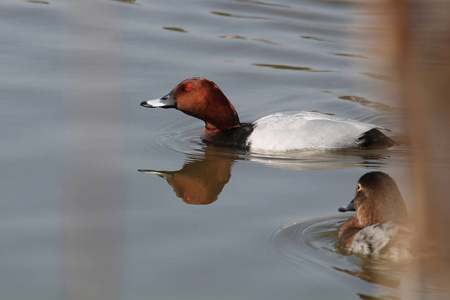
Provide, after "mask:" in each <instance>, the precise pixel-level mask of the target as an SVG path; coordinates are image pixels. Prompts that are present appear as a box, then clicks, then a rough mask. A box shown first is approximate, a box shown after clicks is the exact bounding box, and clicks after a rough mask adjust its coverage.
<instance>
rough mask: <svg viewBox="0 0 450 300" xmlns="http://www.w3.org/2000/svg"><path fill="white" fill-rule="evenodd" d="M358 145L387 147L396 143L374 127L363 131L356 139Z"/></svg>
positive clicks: (362, 146)
mask: <svg viewBox="0 0 450 300" xmlns="http://www.w3.org/2000/svg"><path fill="white" fill-rule="evenodd" d="M356 143H357V145H358V147H361V148H367V147H375V148H377V147H381V148H389V147H392V146H395V145H398V143H397V142H395V141H394V140H393V139H391V138H389V137H387V136H386V135H384V133H382V132H381V131H379V130H378V129H376V128H374V129H371V130H369V131H367V132H365V133H364V134H363V135H362V136H361V137H360V138H358V140H357V141H356Z"/></svg>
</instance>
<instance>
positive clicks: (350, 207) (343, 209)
mask: <svg viewBox="0 0 450 300" xmlns="http://www.w3.org/2000/svg"><path fill="white" fill-rule="evenodd" d="M338 210H339V211H340V212H346V211H356V209H355V206H354V205H353V200H352V201H350V203H349V204H348V205H347V206H341V207H339V208H338Z"/></svg>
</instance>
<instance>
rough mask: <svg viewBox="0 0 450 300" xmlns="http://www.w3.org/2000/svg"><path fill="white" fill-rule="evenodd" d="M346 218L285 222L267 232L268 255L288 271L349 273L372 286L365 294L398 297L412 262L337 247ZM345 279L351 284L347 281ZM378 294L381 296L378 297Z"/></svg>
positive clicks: (428, 291)
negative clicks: (347, 250)
mask: <svg viewBox="0 0 450 300" xmlns="http://www.w3.org/2000/svg"><path fill="white" fill-rule="evenodd" d="M348 217H349V215H345V216H337V215H334V216H328V217H322V218H316V219H309V220H306V221H298V222H297V221H296V222H292V223H289V224H286V225H284V226H282V227H280V228H277V229H276V230H274V231H272V232H271V233H269V234H268V235H267V237H266V239H265V246H266V248H267V249H268V250H269V252H270V253H269V254H270V257H272V258H273V259H274V260H275V261H276V262H277V263H279V264H282V265H283V266H286V267H288V268H290V269H291V270H294V271H297V272H310V271H311V270H312V269H314V270H316V271H319V272H328V273H332V272H334V275H335V276H336V281H339V280H341V279H342V278H343V277H342V276H340V275H351V276H353V278H354V280H355V282H356V283H358V282H360V280H363V281H365V282H367V283H369V284H370V286H372V288H373V292H370V293H371V294H372V295H371V296H369V297H376V299H386V298H384V297H388V299H400V297H401V288H402V286H403V285H404V284H407V282H406V281H407V280H408V274H409V273H410V272H411V271H412V270H411V268H413V267H414V264H411V265H409V264H407V263H405V261H392V260H387V259H383V258H379V257H370V256H364V255H355V254H350V253H348V252H346V251H345V250H344V249H342V248H340V247H339V246H338V243H337V233H338V230H339V227H340V226H341V225H342V223H343V222H345V221H346V220H347V219H348ZM305 270H306V271H305ZM336 271H337V272H338V273H337V274H336V273H335V272H336ZM424 276H425V277H427V276H429V278H432V275H430V274H426V275H425V273H424ZM345 282H347V284H349V285H350V284H351V282H349V281H348V280H346V281H345ZM380 287H383V288H382V289H380ZM447 290H448V289H447ZM417 292H419V293H420V294H423V295H428V296H429V295H436V296H440V295H441V294H443V293H444V292H445V289H444V288H442V287H441V286H438V285H437V284H436V283H435V282H432V283H430V284H429V286H427V287H425V288H424V289H423V290H420V291H417ZM380 293H381V294H383V295H384V296H382V297H380ZM362 296H368V295H362Z"/></svg>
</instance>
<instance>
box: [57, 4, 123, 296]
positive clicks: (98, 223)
mask: <svg viewBox="0 0 450 300" xmlns="http://www.w3.org/2000/svg"><path fill="white" fill-rule="evenodd" d="M69 5H70V9H69V10H68V15H66V18H65V25H66V28H65V41H64V42H65V46H66V49H67V50H66V53H65V69H66V70H65V71H66V72H65V73H66V78H65V84H66V86H65V91H66V94H65V103H66V132H65V134H66V136H65V145H66V170H65V178H64V179H65V180H64V182H65V202H64V203H65V207H64V215H63V216H64V231H63V233H64V242H65V245H64V246H65V251H64V253H65V263H64V270H63V274H64V278H63V279H62V282H63V284H64V290H63V293H64V295H65V297H64V298H65V299H96V300H102V299H105V300H106V299H107V300H114V299H119V295H120V283H121V280H120V276H121V273H120V265H119V262H120V258H121V257H120V256H121V245H122V244H123V243H122V241H121V228H122V224H121V223H122V221H123V218H122V216H121V203H122V200H123V198H124V193H123V188H124V183H123V182H124V181H123V176H122V175H121V174H122V173H123V170H121V169H119V165H120V164H119V160H120V158H122V157H123V155H122V156H121V154H122V153H123V151H122V150H123V147H124V136H123V128H122V127H123V116H122V112H123V111H124V110H123V103H122V99H121V95H122V92H121V82H122V78H121V76H120V74H121V63H120V58H121V57H120V49H121V47H122V45H121V42H120V32H121V30H120V26H119V25H120V23H119V24H118V22H119V21H120V18H119V17H118V11H116V10H114V7H115V6H114V5H112V4H111V3H105V2H103V1H89V0H77V1H70V3H69Z"/></svg>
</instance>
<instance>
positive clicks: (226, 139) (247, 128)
mask: <svg viewBox="0 0 450 300" xmlns="http://www.w3.org/2000/svg"><path fill="white" fill-rule="evenodd" d="M253 128H254V127H253V124H252V123H244V124H242V126H241V127H237V128H232V129H228V130H224V131H222V132H221V133H219V134H217V135H216V136H214V137H213V138H211V139H208V140H205V141H206V142H208V143H212V144H214V145H219V146H227V147H235V148H239V149H244V150H249V148H250V145H249V144H247V138H248V137H249V135H250V134H251V133H252V132H253Z"/></svg>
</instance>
